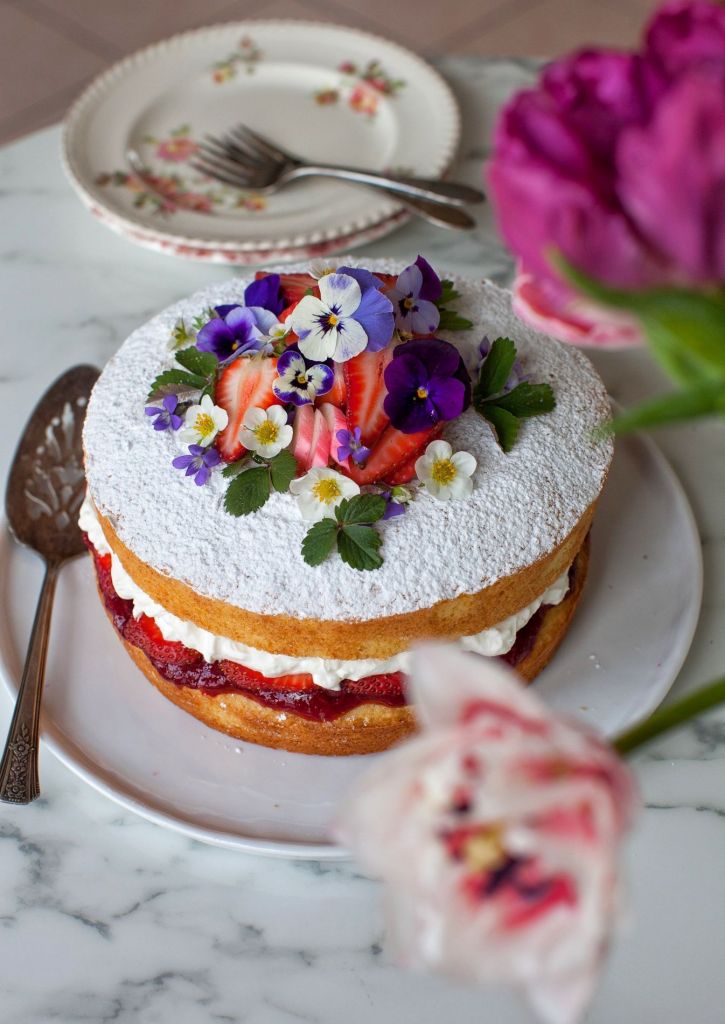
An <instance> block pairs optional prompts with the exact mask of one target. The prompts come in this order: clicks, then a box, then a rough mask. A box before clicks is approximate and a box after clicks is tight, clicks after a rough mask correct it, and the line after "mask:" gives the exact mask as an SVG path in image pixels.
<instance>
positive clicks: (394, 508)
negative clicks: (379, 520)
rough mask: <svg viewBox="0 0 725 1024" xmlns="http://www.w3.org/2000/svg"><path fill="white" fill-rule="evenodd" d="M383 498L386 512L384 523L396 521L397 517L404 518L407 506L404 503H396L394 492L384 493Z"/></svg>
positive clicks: (384, 513)
mask: <svg viewBox="0 0 725 1024" xmlns="http://www.w3.org/2000/svg"><path fill="white" fill-rule="evenodd" d="M380 497H381V498H385V511H384V512H383V522H385V520H386V519H395V517H396V516H402V515H403V514H404V513H405V505H404V503H403V502H402V501H396V500H395V498H394V497H393V492H392V491H382V493H381V495H380Z"/></svg>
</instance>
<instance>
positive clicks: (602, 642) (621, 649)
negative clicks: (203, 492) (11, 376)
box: [0, 438, 702, 859]
mask: <svg viewBox="0 0 725 1024" xmlns="http://www.w3.org/2000/svg"><path fill="white" fill-rule="evenodd" d="M40 578H41V567H40V562H39V560H38V559H37V558H36V557H35V556H34V555H32V554H31V553H30V552H28V551H26V550H25V549H22V548H19V547H18V546H17V545H15V544H13V543H12V542H11V541H10V538H9V537H8V534H7V532H6V531H5V530H4V529H3V528H2V525H1V524H0V609H3V611H2V614H1V615H0V676H2V678H3V679H4V681H5V683H6V685H7V687H8V689H9V691H10V693H11V694H12V695H13V697H14V696H15V694H16V693H17V689H18V684H19V679H20V674H21V669H22V661H23V656H24V652H25V647H26V644H27V639H28V636H29V633H30V626H31V623H32V619H33V612H34V610H35V603H36V600H37V596H38V590H39V588H40ZM701 595H702V564H701V555H700V541H699V537H698V532H697V527H696V524H695V521H694V519H693V516H692V512H691V510H690V507H689V505H688V503H687V498H686V497H685V495H684V492H683V490H682V488H681V486H680V484H679V482H678V481H677V479H676V477H675V475H674V473H673V472H672V470H671V469H670V467H669V466H668V464H667V463H666V462H665V460H664V459H663V457H662V456H661V455H660V453H659V452H658V450H657V449H656V448H655V446H654V445H653V444H652V443H651V442H650V441H648V440H646V439H642V438H628V439H625V440H623V441H620V442H618V445H617V452H616V454H615V458H614V463H613V466H612V471H611V473H610V477H609V480H608V482H607V486H606V488H605V491H604V494H603V496H602V500H601V502H600V505H599V508H598V511H597V516H596V519H595V522H594V528H593V531H592V556H591V566H590V570H589V579H588V580H587V584H586V588H585V590H584V594H583V597H582V601H581V604H580V606H579V608H578V609H577V614H576V617H575V619H574V622H573V624H572V627H571V629H570V630H569V632H568V633H567V636H566V638H565V639H564V642H563V644H562V646H561V647H560V649H559V650H558V651H557V653H556V656H555V657H554V659H553V661H552V663H551V664H550V665H549V666H548V668H546V669H545V670H544V672H543V673H542V674H541V675H540V676H539V678H538V679H537V681H536V683H535V686H536V690H537V692H538V693H540V694H541V695H542V696H543V697H544V699H545V700H547V701H548V702H549V703H550V704H551V705H552V706H553V707H555V708H557V709H558V710H559V711H563V712H566V713H568V714H572V715H574V716H576V717H578V718H580V719H582V720H584V721H586V722H588V723H589V724H590V725H592V726H594V727H596V728H597V729H599V730H601V731H602V732H603V733H605V734H606V735H607V736H613V735H615V734H616V733H618V732H620V731H621V730H622V729H625V728H626V727H627V726H628V725H631V724H632V723H633V722H635V721H638V720H639V719H641V718H643V717H644V716H646V715H647V714H649V713H650V712H651V711H652V710H654V708H655V707H656V706H657V705H658V704H659V703H660V701H661V700H662V699H663V698H664V696H665V694H666V693H667V691H668V690H669V688H670V686H671V685H672V683H673V681H674V680H675V678H676V676H677V674H678V672H679V670H680V667H681V666H682V663H683V661H684V659H685V656H686V654H687V651H688V649H689V647H690V643H691V641H692V637H693V634H694V631H695V627H696V625H697V620H698V616H699V611H700V600H701ZM47 664H48V667H47V678H46V688H45V694H44V697H43V713H42V720H41V726H42V735H43V739H44V750H45V751H47V750H50V751H52V752H53V753H54V754H55V755H56V757H58V758H60V760H61V761H62V762H63V763H64V764H66V765H67V766H68V767H69V768H70V769H71V770H72V771H74V772H75V773H76V774H77V775H79V776H80V777H81V778H83V779H85V780H86V782H88V783H89V784H90V785H91V786H93V787H95V788H96V789H97V790H99V791H100V792H102V793H105V794H106V795H107V796H109V797H111V799H113V800H115V801H117V802H118V803H119V804H121V805H122V806H124V807H126V808H128V809H129V810H132V811H135V812H136V813H137V814H140V815H142V816H143V817H145V818H148V819H150V820H151V821H154V822H156V823H157V824H159V825H164V826H166V827H167V828H172V829H175V830H177V831H179V832H182V833H184V834H185V835H188V836H191V837H193V838H194V839H199V840H201V841H203V842H208V843H214V844H216V845H219V846H227V847H232V848H236V849H240V850H246V851H248V852H251V853H260V854H266V855H268V856H277V857H297V858H306V859H329V858H336V857H341V856H344V853H343V851H341V850H340V849H339V848H338V847H336V846H334V845H333V844H332V843H331V842H330V839H329V832H328V830H329V824H330V821H331V820H332V819H333V817H334V815H335V811H336V808H337V807H338V806H339V804H340V802H341V801H342V800H344V798H345V793H346V792H347V790H348V788H349V786H350V785H351V783H352V782H353V780H354V779H355V778H356V777H357V776H358V775H359V774H360V773H361V772H362V771H364V769H365V768H366V767H367V766H368V765H369V764H370V763H371V760H372V759H373V758H374V757H377V756H385V755H373V756H372V757H370V756H369V757H347V758H346V757H338V758H326V757H312V756H306V755H304V754H289V753H286V752H285V751H283V750H268V749H267V748H265V747H257V746H254V745H253V744H250V743H242V742H240V741H238V740H234V739H231V738H229V737H227V736H224V735H223V734H222V733H218V732H215V731H214V730H212V729H209V728H207V727H206V726H205V725H202V724H201V723H200V722H198V721H197V720H196V719H195V718H192V717H191V716H190V715H188V714H186V712H184V711H182V710H181V709H180V708H178V707H176V705H175V704H171V703H170V702H169V701H167V700H166V698H165V697H163V696H162V695H161V694H160V693H159V692H158V691H157V690H156V689H154V687H153V686H151V685H150V684H149V683H148V681H147V680H146V678H145V677H144V676H143V675H142V674H141V673H140V672H139V671H138V669H137V668H136V666H135V665H134V664H133V662H132V661H131V659H130V658H129V657H128V655H127V654H126V652H125V650H124V649H123V647H122V646H121V644H120V643H119V641H118V639H117V638H116V636H114V630H113V627H112V626H111V625H110V623H109V622H108V620H107V618H106V615H105V612H104V610H103V608H102V606H101V603H100V601H99V599H98V594H97V592H96V588H95V583H94V577H93V570H92V567H91V563H90V559H89V558H81V559H78V560H77V561H75V562H72V563H71V564H70V565H69V566H68V567H67V568H66V569H65V570H64V571H63V573H62V574H61V578H60V580H59V585H58V593H57V598H56V607H55V610H54V614H53V625H52V631H51V638H50V649H49V655H48V663H47ZM41 779H42V764H41Z"/></svg>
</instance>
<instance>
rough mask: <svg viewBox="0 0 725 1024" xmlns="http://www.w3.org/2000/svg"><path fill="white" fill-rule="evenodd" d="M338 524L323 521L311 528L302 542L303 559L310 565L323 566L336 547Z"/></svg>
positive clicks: (327, 519) (332, 520)
mask: <svg viewBox="0 0 725 1024" xmlns="http://www.w3.org/2000/svg"><path fill="white" fill-rule="evenodd" d="M336 540H337V523H336V522H335V520H334V519H329V518H325V519H321V520H320V521H319V523H315V525H314V526H311V527H310V528H309V530H308V531H307V533H306V534H305V537H304V540H303V541H302V557H303V558H304V560H305V561H306V562H307V564H308V565H321V564H322V562H324V561H325V559H326V558H327V556H328V555H329V554H330V552H331V551H332V549H333V548H334V547H335V541H336Z"/></svg>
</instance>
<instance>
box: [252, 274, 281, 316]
mask: <svg viewBox="0 0 725 1024" xmlns="http://www.w3.org/2000/svg"><path fill="white" fill-rule="evenodd" d="M244 305H245V306H257V307H259V308H261V309H267V310H269V312H270V313H274V315H275V316H279V314H280V313H281V312H282V310H283V309H284V307H285V300H284V296H283V295H282V288H281V284H280V277H279V274H267V275H266V277H260V278H259V280H258V281H252V283H251V284H248V285H247V287H246V288H245V289H244Z"/></svg>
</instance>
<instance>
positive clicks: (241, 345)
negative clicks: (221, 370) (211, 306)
mask: <svg viewBox="0 0 725 1024" xmlns="http://www.w3.org/2000/svg"><path fill="white" fill-rule="evenodd" d="M215 312H216V313H217V316H215V317H213V318H212V319H211V320H210V321H209V322H208V323H206V324H204V326H203V327H202V329H201V330H200V331H199V333H198V334H197V336H196V347H197V348H198V349H199V351H200V352H213V353H214V355H215V356H216V357H217V358H218V359H219V360H220V362H224V361H225V360H226V359H231V358H232V357H236V356H244V355H256V354H257V353H259V352H263V351H264V350H265V349H266V347H267V345H268V344H269V339H268V335H269V332H270V331H271V330H272V328H273V327H275V326H276V325H277V323H278V321H277V317H276V316H275V315H274V313H270V311H269V310H268V309H263V308H262V307H261V306H238V305H226V306H216V308H215Z"/></svg>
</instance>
